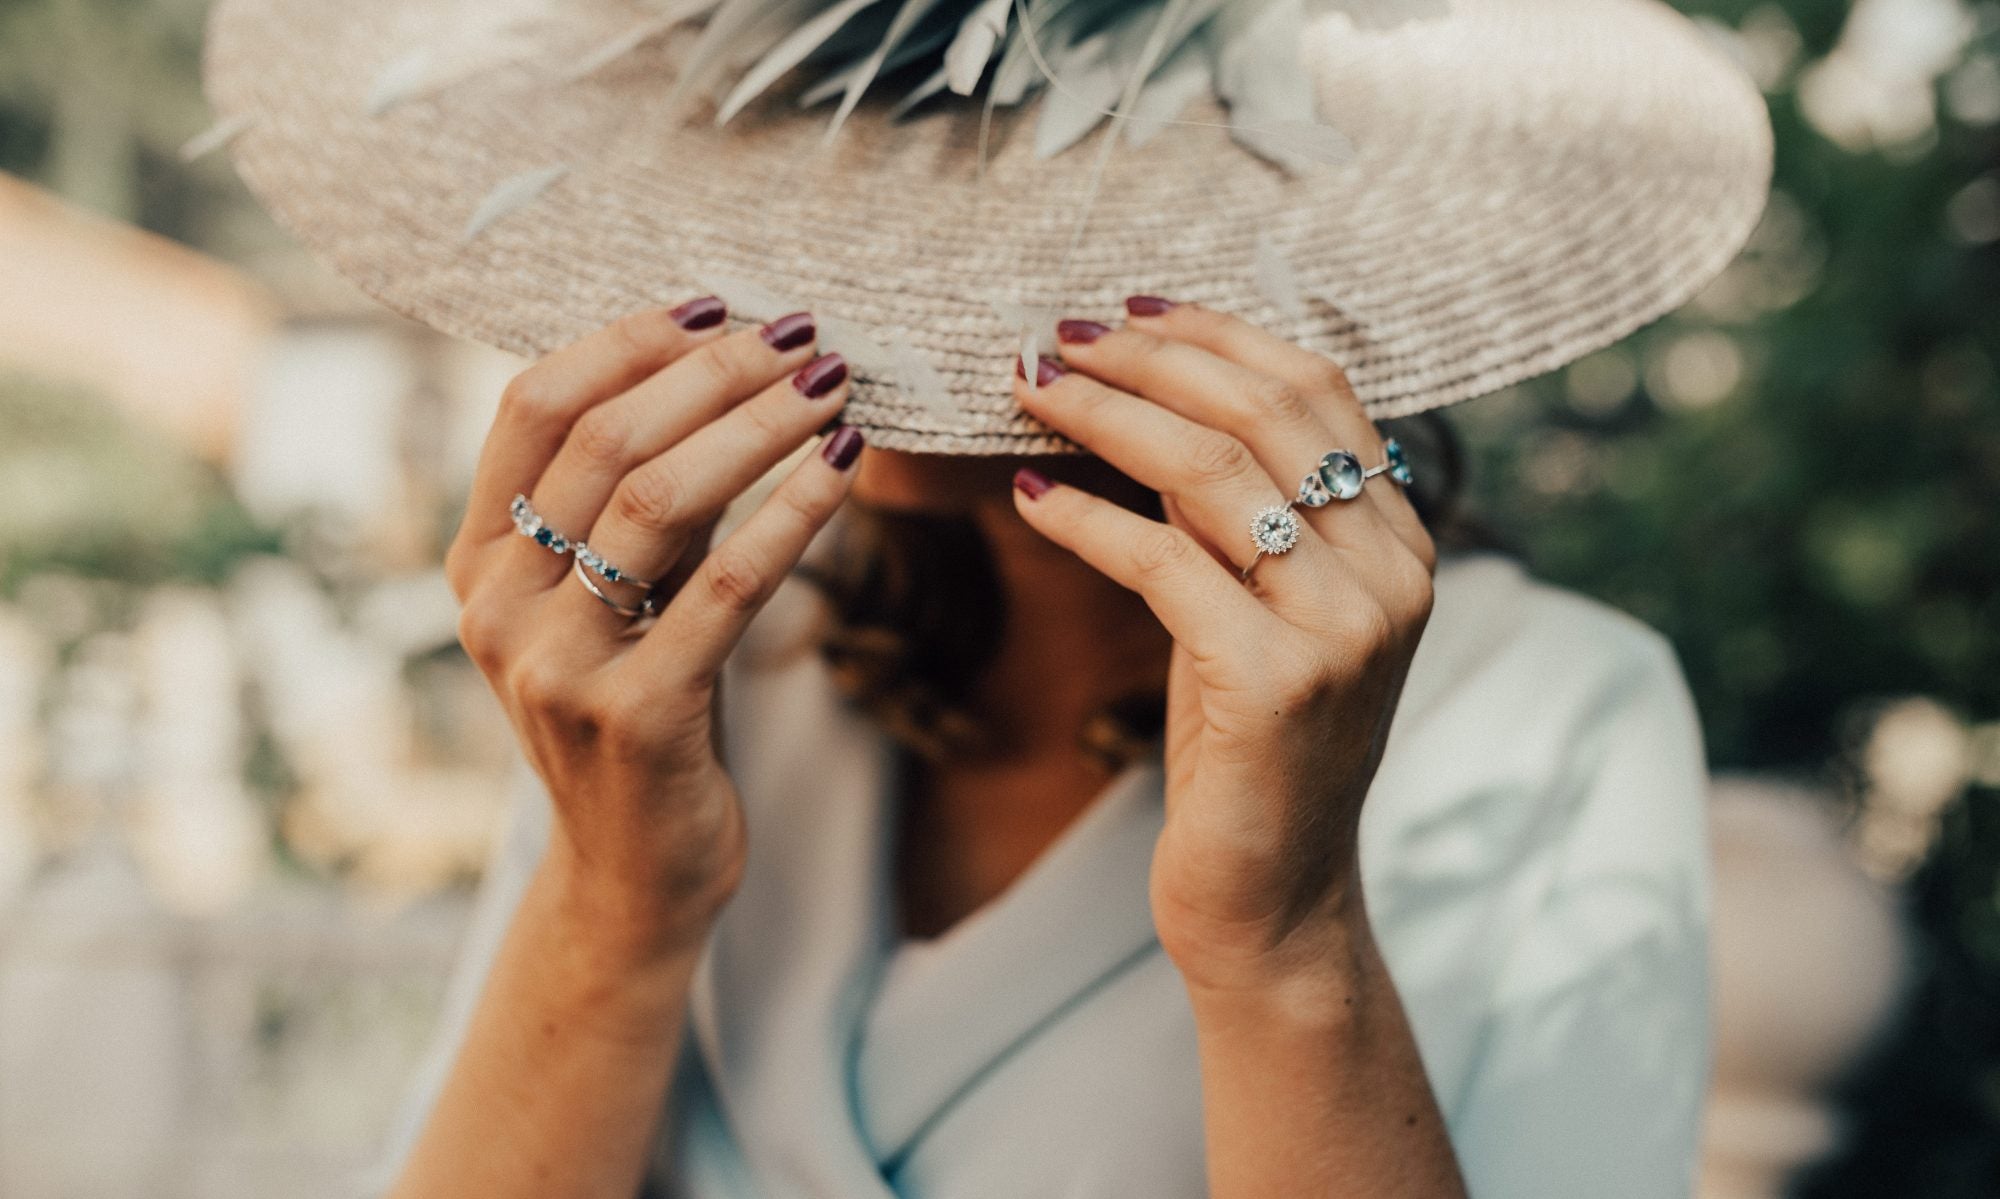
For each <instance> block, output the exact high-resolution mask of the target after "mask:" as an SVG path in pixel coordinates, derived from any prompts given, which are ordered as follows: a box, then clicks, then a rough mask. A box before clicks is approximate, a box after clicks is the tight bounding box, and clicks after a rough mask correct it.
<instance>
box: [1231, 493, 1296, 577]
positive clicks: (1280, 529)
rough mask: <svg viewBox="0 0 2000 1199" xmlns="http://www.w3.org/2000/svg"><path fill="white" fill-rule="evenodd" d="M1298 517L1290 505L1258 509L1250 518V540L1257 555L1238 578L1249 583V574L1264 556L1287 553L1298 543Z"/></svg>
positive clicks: (1273, 505)
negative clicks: (1254, 545) (1253, 543)
mask: <svg viewBox="0 0 2000 1199" xmlns="http://www.w3.org/2000/svg"><path fill="white" fill-rule="evenodd" d="M1299 532H1300V525H1299V515H1298V513H1296V512H1294V511H1292V506H1291V505H1290V504H1288V503H1287V504H1272V505H1271V506H1270V507H1268V508H1260V509H1258V510H1257V515H1255V516H1253V517H1251V518H1250V540H1251V541H1253V542H1255V543H1256V545H1257V554H1256V556H1255V557H1253V558H1251V559H1250V565H1248V566H1246V567H1244V568H1243V573H1242V575H1241V576H1240V578H1241V579H1242V580H1243V581H1244V582H1246V583H1247V582H1249V581H1250V572H1251V571H1253V570H1255V569H1257V563H1259V562H1261V561H1263V560H1264V555H1266V554H1271V555H1274V556H1275V555H1278V554H1283V553H1287V552H1289V551H1290V550H1291V548H1292V547H1293V546H1295V545H1297V544H1298V543H1299Z"/></svg>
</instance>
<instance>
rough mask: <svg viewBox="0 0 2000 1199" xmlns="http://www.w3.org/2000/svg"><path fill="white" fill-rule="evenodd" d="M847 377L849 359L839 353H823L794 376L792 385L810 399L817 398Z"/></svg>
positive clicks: (837, 385)
mask: <svg viewBox="0 0 2000 1199" xmlns="http://www.w3.org/2000/svg"><path fill="white" fill-rule="evenodd" d="M846 378H847V359H845V358H842V357H841V356H840V355H838V354H821V355H820V356H819V357H817V358H815V359H813V360H812V361H811V362H808V363H806V364H805V366H804V367H802V368H800V370H799V373H798V374H796V375H793V376H792V386H793V387H796V388H798V391H799V394H800V395H802V396H804V397H805V398H807V399H809V400H816V399H818V398H820V397H821V396H823V395H825V394H826V393H827V392H829V391H832V390H833V389H834V388H836V387H839V386H840V385H841V383H842V382H843V381H845V380H846Z"/></svg>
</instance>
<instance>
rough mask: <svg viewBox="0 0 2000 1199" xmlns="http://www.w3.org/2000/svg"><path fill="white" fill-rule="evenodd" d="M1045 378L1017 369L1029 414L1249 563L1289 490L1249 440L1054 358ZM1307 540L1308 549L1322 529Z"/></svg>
mask: <svg viewBox="0 0 2000 1199" xmlns="http://www.w3.org/2000/svg"><path fill="white" fill-rule="evenodd" d="M1038 380H1039V381H1041V382H1040V385H1039V386H1030V385H1029V384H1028V382H1027V380H1026V379H1025V378H1022V377H1020V372H1019V371H1018V370H1017V371H1016V382H1015V385H1014V390H1015V395H1016V398H1017V400H1018V401H1019V403H1020V404H1021V407H1022V408H1023V409H1025V410H1026V411H1027V412H1028V414H1029V415H1031V416H1033V417H1035V418H1036V419H1037V420H1040V421H1041V422H1042V423H1044V424H1046V425H1048V426H1049V427H1050V428H1052V429H1054V430H1056V431H1057V432H1059V433H1061V434H1063V435H1064V436H1066V437H1068V438H1069V439H1070V440H1072V441H1074V442H1076V443H1077V444H1078V445H1081V446H1083V447H1084V448H1085V449H1087V450H1090V451H1091V452H1092V453H1094V454H1096V455H1097V456H1098V457H1100V458H1103V459H1104V460H1105V461H1106V462H1108V463H1110V464H1111V465H1112V466H1115V467H1117V468H1118V469H1119V470H1121V471H1123V472H1124V473H1125V474H1127V475H1129V476H1131V477H1132V478H1133V479H1135V480H1137V481H1138V482H1140V483H1143V484H1145V485H1146V486H1148V487H1150V488H1152V489H1153V490H1155V491H1157V492H1159V493H1160V494H1161V495H1162V496H1163V497H1167V498H1169V499H1171V500H1172V501H1173V502H1174V504H1175V511H1176V512H1177V513H1178V514H1179V516H1180V517H1181V518H1182V519H1183V520H1185V521H1186V522H1187V524H1188V526H1189V527H1190V528H1192V529H1193V531H1194V532H1195V534H1196V536H1197V537H1199V538H1200V539H1201V540H1202V541H1203V542H1204V543H1205V544H1206V545H1207V546H1208V547H1209V548H1210V549H1211V550H1212V552H1214V553H1215V554H1216V555H1217V556H1219V557H1220V558H1221V559H1222V560H1223V561H1225V562H1228V563H1229V564H1230V565H1231V566H1232V567H1234V568H1235V569H1237V570H1239V571H1240V570H1241V569H1242V568H1243V567H1245V566H1247V565H1249V564H1250V560H1251V558H1252V557H1254V556H1255V555H1256V552H1257V546H1256V543H1255V542H1253V541H1252V540H1251V538H1250V533H1249V527H1250V519H1251V517H1252V516H1253V515H1254V514H1255V513H1256V512H1258V511H1259V510H1260V509H1263V508H1269V507H1271V506H1273V505H1277V504H1282V503H1284V502H1285V498H1286V495H1285V493H1284V492H1283V491H1282V490H1281V489H1279V487H1278V486H1277V484H1276V483H1275V482H1274V481H1273V480H1272V478H1271V476H1270V474H1269V473H1268V472H1267V471H1266V470H1265V469H1264V467H1263V466H1262V465H1261V464H1259V462H1258V461H1257V459H1256V457H1255V456H1254V455H1253V454H1252V453H1251V452H1250V450H1249V449H1248V448H1247V447H1246V446H1245V445H1244V444H1243V443H1242V442H1240V441H1238V440H1237V439H1236V438H1235V437H1232V436H1231V435H1229V434H1228V433H1224V432H1222V431H1221V430H1220V429H1212V428H1209V427H1207V426H1205V425H1198V424H1196V423H1195V422H1193V421H1191V420H1189V419H1188V418H1187V417H1185V416H1182V415H1180V414H1179V413H1177V412H1173V411H1170V410H1168V409H1166V408H1163V407H1161V406H1160V405H1158V404H1155V403H1153V402H1152V401H1150V400H1147V399H1143V398H1141V397H1139V396H1135V395H1133V394H1131V393H1130V392H1125V391H1120V390H1118V389H1117V388H1115V387H1111V386H1109V385H1107V384H1105V383H1101V382H1099V381H1098V380H1096V379H1093V378H1091V377H1090V376H1089V375H1083V374H1073V373H1070V372H1067V371H1063V370H1062V368H1061V367H1060V365H1058V364H1056V363H1053V362H1051V361H1049V360H1048V359H1043V360H1042V364H1041V371H1040V373H1039V375H1038ZM1308 541H1309V544H1308V545H1306V546H1302V547H1300V549H1301V550H1303V551H1304V553H1305V554H1310V553H1311V547H1312V546H1314V545H1317V543H1318V537H1317V535H1316V534H1309V535H1308ZM1321 548H1323V547H1321ZM1293 552H1295V553H1298V552H1300V550H1295V551H1293Z"/></svg>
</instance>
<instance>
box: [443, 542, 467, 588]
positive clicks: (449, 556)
mask: <svg viewBox="0 0 2000 1199" xmlns="http://www.w3.org/2000/svg"><path fill="white" fill-rule="evenodd" d="M472 560H473V551H472V547H471V546H470V545H468V544H467V543H466V539H465V538H464V537H463V536H461V537H458V538H456V539H454V540H453V541H452V543H451V546H450V548H448V549H446V550H445V552H444V581H445V583H446V584H447V585H449V586H450V587H451V593H452V595H454V596H456V597H457V598H458V602H459V603H461V604H462V603H464V602H465V601H466V599H467V598H468V597H469V596H470V595H471V593H472Z"/></svg>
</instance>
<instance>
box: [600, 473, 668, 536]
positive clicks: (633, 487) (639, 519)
mask: <svg viewBox="0 0 2000 1199" xmlns="http://www.w3.org/2000/svg"><path fill="white" fill-rule="evenodd" d="M611 504H612V510H613V511H614V512H616V513H617V514H618V517H619V518H620V519H621V520H624V521H627V522H628V523H630V524H632V525H634V526H636V527H637V528H639V529H642V530H645V531H648V532H653V533H663V532H666V531H667V530H669V529H672V528H673V527H674V526H675V525H676V524H677V523H679V521H680V519H681V517H682V515H683V513H684V512H685V510H686V508H687V493H686V487H685V485H684V484H683V483H682V482H681V478H680V476H679V475H678V474H675V473H674V472H673V471H672V470H670V469H668V468H667V467H665V466H663V465H660V464H657V463H655V464H653V465H650V466H646V467H642V468H641V469H639V470H635V471H633V472H632V473H631V474H629V475H626V476H625V480H624V481H623V482H622V483H620V484H618V490H617V491H615V492H613V493H612V499H611Z"/></svg>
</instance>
